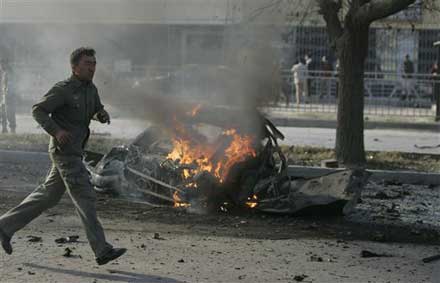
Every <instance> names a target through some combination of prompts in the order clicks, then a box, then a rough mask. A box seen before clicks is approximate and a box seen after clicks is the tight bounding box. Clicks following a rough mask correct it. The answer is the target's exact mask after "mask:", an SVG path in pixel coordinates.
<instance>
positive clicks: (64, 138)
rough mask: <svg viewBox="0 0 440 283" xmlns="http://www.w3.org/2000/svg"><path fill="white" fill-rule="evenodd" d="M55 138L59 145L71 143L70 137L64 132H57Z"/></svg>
mask: <svg viewBox="0 0 440 283" xmlns="http://www.w3.org/2000/svg"><path fill="white" fill-rule="evenodd" d="M55 138H56V140H57V141H58V142H59V143H60V144H61V145H65V144H68V143H69V142H71V141H72V135H71V134H70V133H69V132H68V131H65V130H59V131H58V132H56V134H55Z"/></svg>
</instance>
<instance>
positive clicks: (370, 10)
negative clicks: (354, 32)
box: [355, 0, 416, 24]
mask: <svg viewBox="0 0 440 283" xmlns="http://www.w3.org/2000/svg"><path fill="white" fill-rule="evenodd" d="M415 1H416V0H371V1H368V2H367V3H366V4H364V5H362V6H361V7H360V8H359V10H358V11H357V12H356V17H355V19H356V21H358V22H360V23H363V24H370V23H372V22H374V21H376V20H379V19H383V18H386V17H388V16H391V15H393V14H395V13H397V12H400V11H402V10H405V9H406V8H408V7H409V6H410V5H411V4H414V2H415Z"/></svg>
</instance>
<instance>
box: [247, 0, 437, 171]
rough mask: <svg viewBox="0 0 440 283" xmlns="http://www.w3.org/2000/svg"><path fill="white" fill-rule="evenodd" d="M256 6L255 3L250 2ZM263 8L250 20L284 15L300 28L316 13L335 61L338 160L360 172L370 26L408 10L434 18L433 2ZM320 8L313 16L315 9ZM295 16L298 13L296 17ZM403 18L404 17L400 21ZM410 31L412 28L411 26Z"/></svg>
mask: <svg viewBox="0 0 440 283" xmlns="http://www.w3.org/2000/svg"><path fill="white" fill-rule="evenodd" d="M252 1H257V0H252ZM259 1H260V2H265V3H266V4H265V5H262V6H261V7H260V8H259V9H256V10H255V11H254V13H252V14H251V17H249V18H250V19H254V18H256V17H258V16H260V15H261V14H262V13H263V11H265V12H267V13H269V14H272V15H274V14H277V13H278V15H279V13H283V12H284V13H286V12H287V18H288V20H296V22H298V21H299V22H300V23H301V22H302V21H303V20H305V18H307V17H309V16H312V15H311V13H315V12H318V13H319V14H320V15H321V16H322V17H323V19H324V21H325V23H326V28H327V34H328V36H329V39H330V47H331V48H332V49H333V50H334V51H335V53H336V56H337V58H338V60H339V78H338V79H339V91H338V117H337V130H336V147H335V152H336V158H337V159H338V161H339V163H340V164H342V165H344V166H346V167H359V166H364V165H365V163H366V160H365V146H364V121H363V120H364V119H363V118H364V115H363V114H364V69H365V61H366V58H367V52H368V37H369V29H370V25H371V24H372V23H373V22H375V21H379V20H381V19H384V18H387V17H389V16H391V15H394V14H397V13H399V12H401V11H405V10H407V9H408V8H409V7H410V6H411V5H415V3H416V5H420V7H419V8H420V9H424V10H427V11H431V12H432V11H434V12H438V11H440V9H439V3H438V1H437V0H315V1H310V0H259ZM316 7H317V8H318V10H317V11H315V10H314V8H316ZM295 11H296V12H295ZM403 16H405V15H403ZM411 25H412V24H411Z"/></svg>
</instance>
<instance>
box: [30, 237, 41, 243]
mask: <svg viewBox="0 0 440 283" xmlns="http://www.w3.org/2000/svg"><path fill="white" fill-rule="evenodd" d="M27 238H28V242H31V243H39V242H42V241H43V238H42V237H37V236H27Z"/></svg>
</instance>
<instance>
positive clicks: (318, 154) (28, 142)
mask: <svg viewBox="0 0 440 283" xmlns="http://www.w3.org/2000/svg"><path fill="white" fill-rule="evenodd" d="M48 141H49V137H48V136H47V135H44V134H19V135H0V149H7V150H30V151H46V150H47V144H48ZM129 141H130V140H128V139H114V138H111V137H102V136H94V135H92V136H91V137H90V140H89V143H88V145H87V150H90V151H94V152H99V153H103V154H104V153H107V152H108V151H109V150H110V149H111V148H112V147H113V146H117V145H122V144H127V143H129ZM282 150H283V152H284V154H285V155H286V158H287V160H288V163H289V164H291V165H303V166H320V165H321V160H324V159H334V158H335V154H334V151H333V150H332V149H326V148H319V147H307V146H290V147H289V146H282ZM366 157H367V168H368V169H380V170H411V171H420V172H436V173H438V172H440V155H434V154H417V153H402V152H374V151H369V152H367V154H366Z"/></svg>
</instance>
